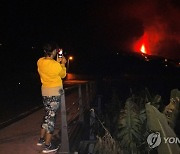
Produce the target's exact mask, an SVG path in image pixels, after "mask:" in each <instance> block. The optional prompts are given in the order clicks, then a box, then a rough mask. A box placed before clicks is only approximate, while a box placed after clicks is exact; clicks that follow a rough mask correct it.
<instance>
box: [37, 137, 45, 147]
mask: <svg viewBox="0 0 180 154" xmlns="http://www.w3.org/2000/svg"><path fill="white" fill-rule="evenodd" d="M44 143H45V140H44V138H40V139H39V141H38V143H37V145H38V146H42V145H43V144H44Z"/></svg>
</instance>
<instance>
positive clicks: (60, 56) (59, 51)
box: [57, 49, 63, 58]
mask: <svg viewBox="0 0 180 154" xmlns="http://www.w3.org/2000/svg"><path fill="white" fill-rule="evenodd" d="M57 54H58V57H59V58H62V57H63V50H62V49H57Z"/></svg>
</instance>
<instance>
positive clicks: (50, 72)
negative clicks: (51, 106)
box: [37, 57, 66, 87]
mask: <svg viewBox="0 0 180 154" xmlns="http://www.w3.org/2000/svg"><path fill="white" fill-rule="evenodd" d="M37 66H38V72H39V75H40V79H41V83H42V86H43V87H58V86H63V85H62V78H64V77H65V76H66V67H65V65H64V64H60V63H58V62H57V61H55V60H54V59H51V58H45V57H42V58H40V59H39V60H38V61H37Z"/></svg>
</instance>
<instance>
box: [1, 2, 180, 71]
mask: <svg viewBox="0 0 180 154" xmlns="http://www.w3.org/2000/svg"><path fill="white" fill-rule="evenodd" d="M179 19H180V1H179V0H101V1H99V0H58V1H53V0H51V1H45V0H44V1H25V0H22V1H17V0H14V1H11V2H8V1H5V2H1V31H0V43H1V44H2V45H1V56H4V54H6V57H7V59H6V60H7V61H8V62H12V61H13V63H14V65H15V66H16V64H17V65H18V64H20V65H22V64H24V63H26V62H27V63H28V66H29V65H31V63H32V65H34V66H35V64H36V60H37V59H38V58H39V57H40V56H41V55H42V50H41V47H42V44H44V43H45V42H48V41H55V42H57V43H58V44H59V45H60V46H61V47H62V48H63V49H64V51H65V52H66V53H67V54H69V55H70V54H71V55H74V56H75V59H76V64H74V67H75V66H76V65H78V64H79V65H86V64H87V65H88V64H89V65H90V64H91V63H95V64H94V66H96V65H98V64H99V63H98V62H96V61H99V59H100V58H101V56H102V57H103V55H108V54H109V55H110V54H116V53H117V52H118V53H128V52H139V51H136V50H138V49H136V48H135V47H134V46H135V45H136V44H137V43H138V41H140V40H142V38H144V37H145V36H146V37H147V38H146V42H145V43H146V46H147V47H146V48H147V50H148V54H150V55H158V56H162V57H166V58H171V59H180V54H179V52H180V28H179V27H180V20H179ZM32 47H33V48H32ZM110 59H111V60H112V58H110ZM6 60H4V61H5V62H6ZM104 60H105V61H106V60H107V59H106V58H105V59H104ZM107 61H108V60H107ZM74 63H75V61H74ZM80 63H81V64H80ZM109 64H110V62H109ZM24 67H26V66H25V65H24ZM82 68H83V67H82ZM84 69H85V68H84ZM99 69H100V68H99Z"/></svg>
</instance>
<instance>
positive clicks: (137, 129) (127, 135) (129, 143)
mask: <svg viewBox="0 0 180 154" xmlns="http://www.w3.org/2000/svg"><path fill="white" fill-rule="evenodd" d="M144 118H145V117H144V116H143V114H142V115H141V120H142V121H143V119H144ZM141 120H140V117H139V113H138V112H137V110H136V104H135V103H134V102H133V101H132V98H128V99H127V101H126V104H125V108H124V110H122V111H121V113H120V116H119V121H118V131H117V134H116V135H117V139H118V141H119V142H120V145H121V146H122V148H123V149H128V151H129V152H132V151H133V152H135V153H137V146H138V144H140V142H141V141H142V132H141V130H142V128H141V127H142V121H141Z"/></svg>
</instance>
